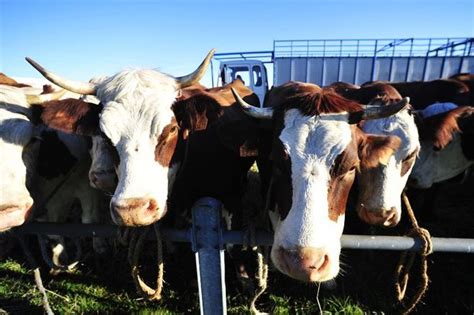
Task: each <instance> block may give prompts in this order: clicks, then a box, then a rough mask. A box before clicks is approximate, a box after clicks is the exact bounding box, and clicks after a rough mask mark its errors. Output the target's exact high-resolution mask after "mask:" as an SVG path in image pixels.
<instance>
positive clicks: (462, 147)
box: [409, 104, 474, 189]
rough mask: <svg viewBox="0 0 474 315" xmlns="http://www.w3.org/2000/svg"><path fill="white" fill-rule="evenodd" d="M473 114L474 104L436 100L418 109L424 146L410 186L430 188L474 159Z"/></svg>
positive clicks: (451, 176) (462, 169)
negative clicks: (448, 102) (463, 104)
mask: <svg viewBox="0 0 474 315" xmlns="http://www.w3.org/2000/svg"><path fill="white" fill-rule="evenodd" d="M439 108H441V110H439ZM446 108H451V109H449V110H448V111H444V109H446ZM433 113H434V114H433ZM473 114H474V108H472V107H469V106H461V107H457V108H452V106H448V105H447V104H433V105H431V106H430V107H427V108H426V109H425V110H423V111H421V112H420V113H419V116H420V117H419V119H418V120H417V125H418V129H419V132H420V139H421V150H420V154H419V157H418V159H417V161H416V163H415V167H414V168H413V172H412V173H411V176H410V179H409V185H410V186H411V187H414V188H423V189H426V188H430V187H431V186H433V184H435V183H439V182H442V181H445V180H448V179H451V178H453V177H455V176H457V175H459V174H461V173H463V172H464V171H465V170H466V169H467V168H468V167H469V166H471V165H472V164H473V163H474V149H473V148H474V115H473Z"/></svg>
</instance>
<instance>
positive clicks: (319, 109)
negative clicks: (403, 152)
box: [234, 82, 406, 282]
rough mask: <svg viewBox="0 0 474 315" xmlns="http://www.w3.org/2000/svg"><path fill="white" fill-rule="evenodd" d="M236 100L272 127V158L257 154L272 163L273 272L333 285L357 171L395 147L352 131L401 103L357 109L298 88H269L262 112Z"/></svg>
mask: <svg viewBox="0 0 474 315" xmlns="http://www.w3.org/2000/svg"><path fill="white" fill-rule="evenodd" d="M234 95H235V97H236V98H237V100H238V101H239V103H240V104H241V106H243V108H245V110H246V112H247V113H248V114H249V115H252V116H254V117H257V118H260V119H271V121H272V132H273V139H272V144H271V152H259V154H268V161H269V162H270V161H272V164H273V166H272V170H271V172H270V176H271V177H272V179H270V180H269V182H270V186H271V188H270V190H269V191H270V193H271V195H270V196H269V198H270V200H272V202H271V204H272V205H273V207H271V208H273V209H274V211H271V212H270V218H271V221H272V224H273V227H274V230H275V236H274V241H273V246H272V250H271V258H272V261H273V263H274V265H275V266H276V268H277V269H278V270H279V271H281V272H282V273H284V274H286V275H288V276H290V277H292V278H295V279H298V280H301V281H305V282H322V281H327V280H330V279H332V278H334V277H335V276H336V275H337V274H338V272H339V254H340V249H341V247H340V237H341V235H342V231H343V227H344V214H345V209H346V202H347V197H348V194H349V190H350V189H351V186H352V184H353V181H354V178H355V175H356V170H357V169H358V168H359V166H360V165H361V164H365V165H367V166H372V167H375V166H377V165H378V164H379V163H386V162H387V161H388V160H389V159H390V157H391V156H392V155H393V153H394V152H395V151H396V149H397V146H398V142H397V141H396V140H394V139H395V138H394V137H392V136H373V135H367V134H365V133H363V132H362V131H361V130H360V129H358V128H357V126H356V124H357V123H358V122H360V121H361V120H365V119H374V118H380V117H385V116H389V115H390V114H394V113H396V112H397V111H399V110H401V109H402V108H404V107H405V106H406V102H405V101H404V102H400V103H397V104H393V105H388V106H382V107H380V108H377V107H371V108H368V109H363V107H362V106H361V105H360V104H358V103H356V102H354V101H349V100H347V99H345V98H343V97H341V96H340V95H338V94H336V93H335V92H334V91H333V90H332V89H321V88H320V87H318V86H317V85H314V84H309V83H300V82H289V83H286V84H284V85H282V86H279V87H274V88H273V89H271V90H270V91H269V92H268V94H267V95H266V98H265V103H266V105H267V106H266V107H265V108H256V107H254V106H252V105H250V104H248V103H246V102H245V101H244V100H242V99H241V98H240V96H239V95H238V94H237V92H235V93H234ZM270 159H271V160H270ZM267 175H268V174H266V175H264V176H267Z"/></svg>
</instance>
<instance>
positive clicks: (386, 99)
mask: <svg viewBox="0 0 474 315" xmlns="http://www.w3.org/2000/svg"><path fill="white" fill-rule="evenodd" d="M356 92H359V93H358V95H353V96H355V98H354V99H355V100H357V101H359V102H360V103H367V102H370V104H371V105H369V106H387V105H389V104H394V103H396V102H399V101H400V100H401V99H402V98H401V96H400V94H399V93H398V92H397V91H396V90H395V89H394V88H393V87H391V86H389V85H387V84H373V85H369V86H365V87H362V88H361V89H360V90H358V91H356ZM354 94H356V93H354ZM361 128H362V130H363V131H364V132H365V133H367V134H374V135H380V136H384V137H377V136H372V137H369V138H370V140H369V141H372V142H373V146H389V147H391V148H392V151H393V154H390V155H386V156H385V157H381V159H379V160H378V163H376V164H373V163H370V162H369V161H371V159H370V157H371V156H372V155H373V154H374V153H373V152H370V151H368V152H365V151H364V152H362V154H364V155H365V156H362V157H361V164H360V168H359V173H358V175H357V183H358V188H359V191H358V192H359V194H358V202H357V206H356V210H357V213H358V215H359V217H360V218H361V219H362V220H364V221H365V222H367V223H369V224H378V225H383V226H394V225H396V224H397V223H398V222H399V221H400V218H401V213H402V212H401V198H400V197H401V194H402V192H403V189H405V186H406V183H407V180H408V176H409V175H410V173H411V170H412V168H413V165H414V164H415V160H416V157H417V154H418V151H419V148H420V141H419V139H418V129H417V127H416V124H415V119H414V116H413V115H412V114H411V110H410V109H408V108H407V109H404V110H402V111H400V112H398V113H397V114H395V115H392V116H389V117H385V118H382V119H375V120H368V121H365V122H363V123H362V124H361Z"/></svg>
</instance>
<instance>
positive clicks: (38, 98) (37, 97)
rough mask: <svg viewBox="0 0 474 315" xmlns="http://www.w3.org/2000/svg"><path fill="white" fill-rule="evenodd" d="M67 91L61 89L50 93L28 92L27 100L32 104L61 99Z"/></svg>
mask: <svg viewBox="0 0 474 315" xmlns="http://www.w3.org/2000/svg"><path fill="white" fill-rule="evenodd" d="M66 92H67V91H66V90H64V89H61V90H60V91H57V92H53V93H48V94H26V100H27V102H28V104H30V105H36V104H43V103H44V102H49V101H55V100H59V99H60V98H61V97H63V95H64V94H66Z"/></svg>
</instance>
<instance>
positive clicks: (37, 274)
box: [15, 234, 54, 315]
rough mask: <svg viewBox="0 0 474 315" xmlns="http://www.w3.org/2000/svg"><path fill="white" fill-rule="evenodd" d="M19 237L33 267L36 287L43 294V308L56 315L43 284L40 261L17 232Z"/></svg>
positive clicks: (47, 312) (51, 314)
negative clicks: (38, 261) (37, 260)
mask: <svg viewBox="0 0 474 315" xmlns="http://www.w3.org/2000/svg"><path fill="white" fill-rule="evenodd" d="M15 236H16V237H17V239H18V241H19V242H20V246H21V248H22V249H23V253H24V254H25V257H26V260H27V261H28V264H29V265H30V267H31V268H32V269H33V275H34V277H35V283H36V287H37V288H38V291H39V292H40V293H41V295H42V302H43V309H44V311H45V312H46V314H48V315H54V313H53V310H52V309H51V306H50V305H49V300H48V295H47V294H46V289H45V288H44V286H43V280H42V279H41V273H40V270H39V267H38V263H37V262H36V260H35V258H34V257H33V254H32V253H31V251H30V249H29V248H28V245H26V243H25V240H24V238H23V236H21V235H18V234H15Z"/></svg>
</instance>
